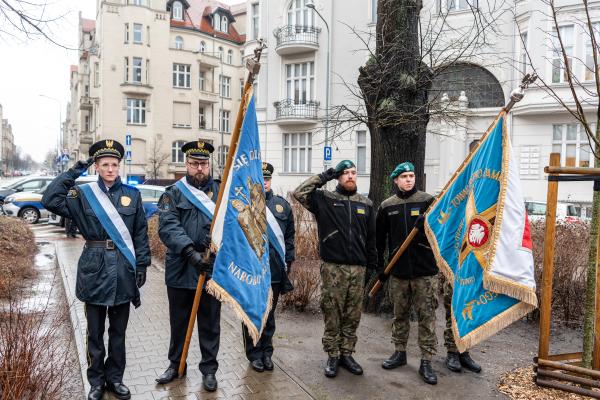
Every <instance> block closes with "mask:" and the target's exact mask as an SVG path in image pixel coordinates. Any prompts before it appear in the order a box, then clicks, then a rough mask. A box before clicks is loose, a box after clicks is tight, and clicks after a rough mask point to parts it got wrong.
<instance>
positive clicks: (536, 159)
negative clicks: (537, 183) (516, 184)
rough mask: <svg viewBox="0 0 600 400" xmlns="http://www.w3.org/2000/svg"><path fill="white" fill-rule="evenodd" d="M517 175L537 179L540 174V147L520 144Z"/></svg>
mask: <svg viewBox="0 0 600 400" xmlns="http://www.w3.org/2000/svg"><path fill="white" fill-rule="evenodd" d="M519 175H520V176H521V178H524V179H537V178H539V176H540V148H539V147H538V146H522V147H521V154H520V157H519Z"/></svg>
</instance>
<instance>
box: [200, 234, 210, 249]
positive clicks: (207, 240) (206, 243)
mask: <svg viewBox="0 0 600 400" xmlns="http://www.w3.org/2000/svg"><path fill="white" fill-rule="evenodd" d="M211 241H212V237H211V236H210V233H207V234H206V236H204V241H203V242H202V247H203V248H205V249H208V248H209V247H210V243H211Z"/></svg>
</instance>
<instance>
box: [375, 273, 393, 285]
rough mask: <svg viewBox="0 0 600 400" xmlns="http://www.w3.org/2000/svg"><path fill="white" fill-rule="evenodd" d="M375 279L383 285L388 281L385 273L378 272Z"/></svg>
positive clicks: (388, 277)
mask: <svg viewBox="0 0 600 400" xmlns="http://www.w3.org/2000/svg"><path fill="white" fill-rule="evenodd" d="M377 279H379V282H381V283H385V281H387V280H388V279H390V276H389V275H388V274H386V273H385V272H380V273H379V274H377Z"/></svg>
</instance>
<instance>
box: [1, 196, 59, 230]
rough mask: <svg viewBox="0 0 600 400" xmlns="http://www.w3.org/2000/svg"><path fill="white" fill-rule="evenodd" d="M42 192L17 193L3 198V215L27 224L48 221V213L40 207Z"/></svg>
mask: <svg viewBox="0 0 600 400" xmlns="http://www.w3.org/2000/svg"><path fill="white" fill-rule="evenodd" d="M44 190H46V188H44V189H42V190H38V191H35V192H18V193H13V194H11V195H8V196H7V197H5V198H4V204H3V206H2V207H3V210H4V214H5V215H7V216H9V217H18V218H21V219H22V220H23V221H25V222H27V223H29V224H35V223H37V222H39V221H40V220H45V219H48V216H49V214H50V213H49V212H48V210H46V209H45V208H44V206H43V205H42V195H43V194H44Z"/></svg>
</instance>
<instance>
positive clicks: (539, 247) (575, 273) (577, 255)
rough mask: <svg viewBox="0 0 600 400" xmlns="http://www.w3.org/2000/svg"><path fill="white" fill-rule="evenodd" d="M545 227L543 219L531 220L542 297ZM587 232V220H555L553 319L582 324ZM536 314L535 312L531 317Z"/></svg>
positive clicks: (573, 325) (572, 325)
mask: <svg viewBox="0 0 600 400" xmlns="http://www.w3.org/2000/svg"><path fill="white" fill-rule="evenodd" d="M544 230H545V223H544V222H543V221H535V222H532V223H531V237H532V240H533V258H534V262H535V281H536V285H537V296H538V299H539V300H541V288H542V263H543V259H544ZM589 235H590V226H589V224H585V223H571V224H566V223H558V224H557V225H556V246H555V248H554V279H553V287H552V315H553V317H554V319H555V320H558V321H560V322H562V323H564V324H565V325H567V326H570V327H581V325H582V323H583V311H584V309H583V302H584V297H585V284H586V283H585V282H586V266H587V259H588V240H589ZM538 314H539V313H536V314H535V315H534V317H537V316H538Z"/></svg>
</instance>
